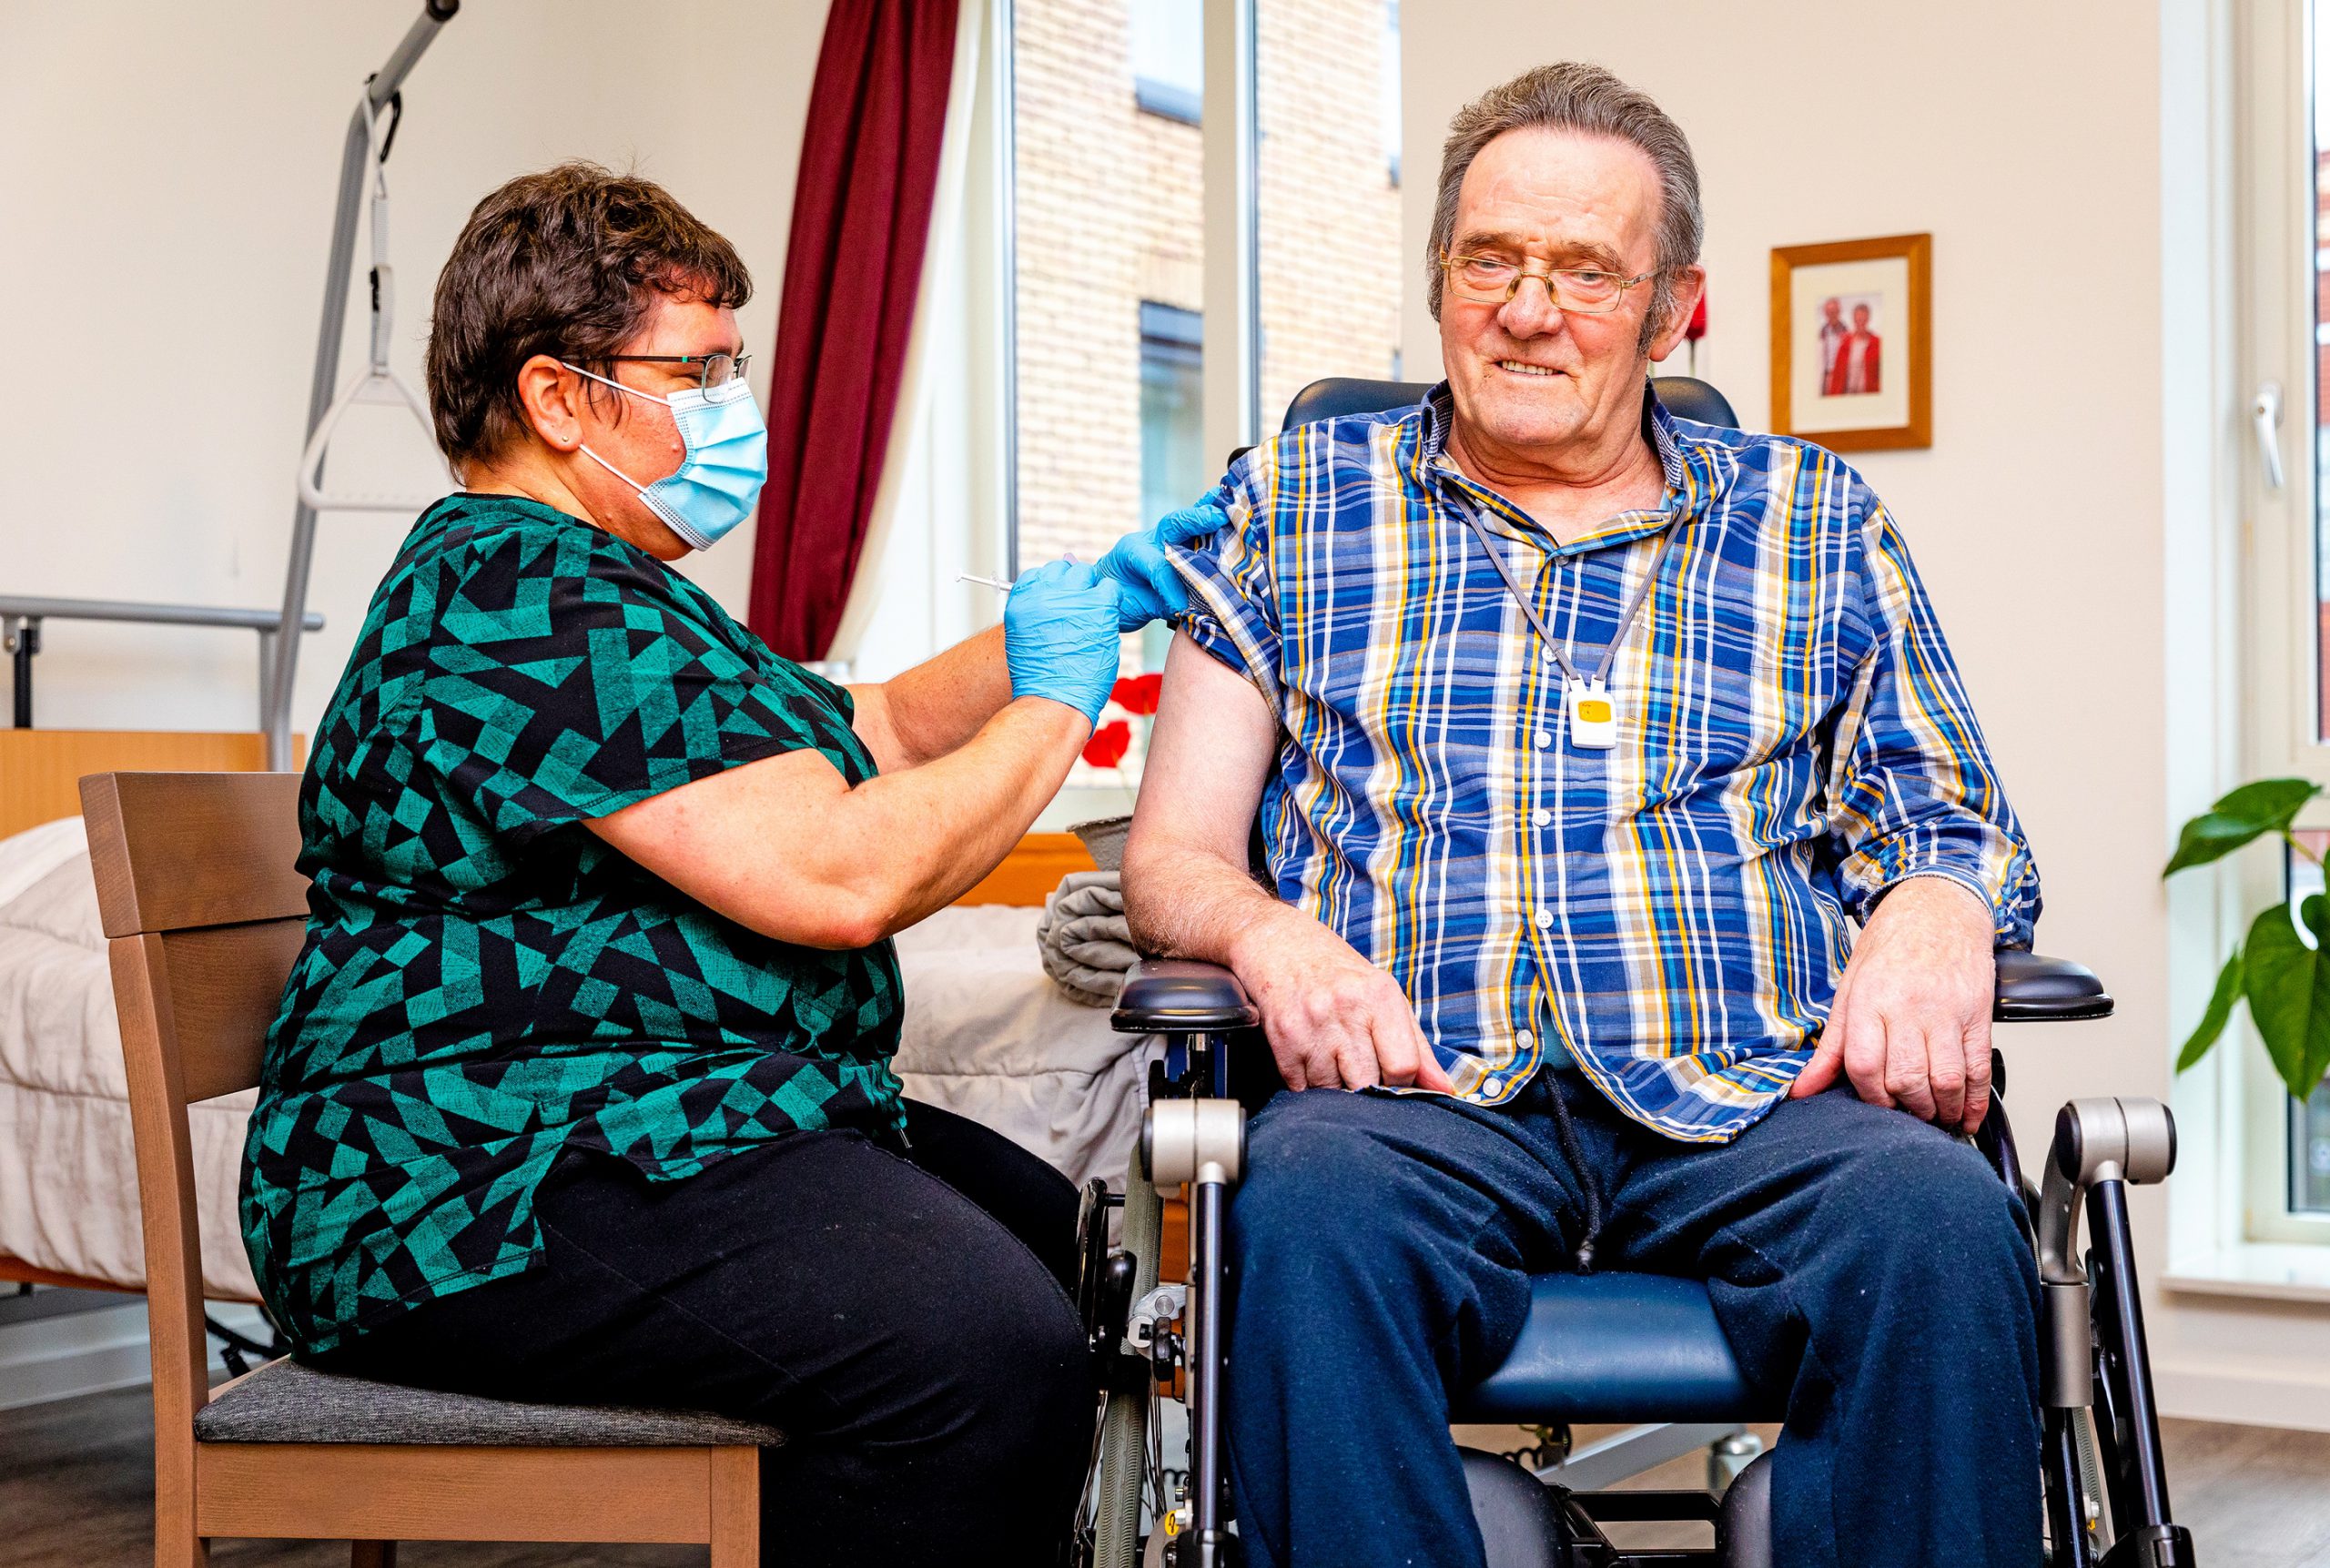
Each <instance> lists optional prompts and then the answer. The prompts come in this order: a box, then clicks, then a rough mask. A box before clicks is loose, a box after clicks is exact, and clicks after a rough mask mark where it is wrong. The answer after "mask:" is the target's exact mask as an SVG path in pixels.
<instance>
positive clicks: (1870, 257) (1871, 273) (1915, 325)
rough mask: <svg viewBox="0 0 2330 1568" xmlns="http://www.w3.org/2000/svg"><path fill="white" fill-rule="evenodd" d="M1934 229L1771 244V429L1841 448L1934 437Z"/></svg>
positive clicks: (1911, 443)
mask: <svg viewBox="0 0 2330 1568" xmlns="http://www.w3.org/2000/svg"><path fill="white" fill-rule="evenodd" d="M1932 282H1933V236H1932V235H1930V234H1896V235H1890V236H1888V237H1887V238H1882V239H1846V240H1839V241H1838V242H1836V243H1835V244H1831V245H1790V246H1786V247H1783V248H1778V249H1776V250H1774V251H1773V252H1772V430H1773V433H1774V434H1776V435H1783V436H1802V437H1804V438H1806V439H1807V440H1812V441H1817V442H1818V443H1819V444H1820V445H1822V446H1824V447H1827V448H1829V449H1830V450H1833V451H1840V452H1851V451H1872V450H1879V449H1881V448H1886V447H1930V446H1931V445H1933V347H1932V344H1933V304H1932V295H1931V289H1932Z"/></svg>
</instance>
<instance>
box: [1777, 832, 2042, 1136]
mask: <svg viewBox="0 0 2330 1568" xmlns="http://www.w3.org/2000/svg"><path fill="white" fill-rule="evenodd" d="M1993 940H1994V932H1993V929H1992V926H1991V912H1990V909H1989V908H1988V906H1986V905H1984V904H1983V903H1982V901H1981V900H1980V898H1978V897H1977V896H1975V895H1974V893H1973V891H1972V889H1970V888H1969V887H1967V886H1965V885H1963V884H1961V883H1958V882H1955V881H1952V880H1951V879H1950V878H1949V877H1946V876H1918V877H1912V878H1910V880H1909V881H1907V882H1904V883H1901V884H1900V885H1898V886H1896V887H1895V888H1894V889H1893V890H1892V891H1891V892H1889V893H1888V894H1887V895H1885V898H1884V900H1883V901H1882V902H1881V903H1879V905H1878V906H1877V911H1876V913H1875V914H1874V915H1872V916H1869V924H1868V925H1867V926H1863V927H1862V928H1861V934H1860V940H1859V942H1857V943H1855V944H1854V945H1853V953H1852V957H1851V959H1850V960H1849V962H1848V963H1847V964H1846V965H1845V975H1844V978H1843V979H1842V980H1840V981H1839V983H1838V985H1837V999H1836V1001H1835V1003H1834V1004H1833V1005H1832V1006H1831V1007H1829V1027H1827V1028H1826V1029H1824V1030H1823V1031H1822V1032H1821V1035H1820V1045H1819V1048H1818V1050H1817V1051H1815V1052H1814V1054H1813V1057H1812V1062H1811V1065H1810V1066H1808V1067H1806V1068H1805V1069H1804V1072H1803V1074H1802V1076H1800V1077H1798V1079H1797V1080H1796V1084H1795V1087H1792V1088H1790V1089H1789V1090H1788V1093H1789V1095H1790V1096H1791V1097H1792V1098H1802V1097H1803V1096H1805V1095H1810V1094H1818V1093H1819V1092H1820V1091H1821V1090H1822V1089H1825V1088H1827V1087H1829V1085H1830V1084H1833V1083H1835V1082H1836V1081H1837V1073H1838V1070H1839V1067H1841V1068H1842V1069H1843V1071H1844V1074H1845V1076H1846V1077H1848V1078H1849V1079H1851V1080H1852V1086H1853V1087H1854V1089H1855V1090H1857V1091H1858V1092H1859V1095H1860V1098H1863V1099H1865V1100H1867V1101H1869V1103H1870V1104H1872V1105H1883V1106H1892V1107H1894V1108H1896V1109H1899V1110H1905V1111H1908V1112H1909V1113H1910V1115H1911V1116H1914V1117H1916V1118H1919V1119H1920V1120H1921V1121H1930V1122H1934V1123H1937V1124H1938V1125H1940V1127H1941V1128H1943V1129H1944V1130H1945V1131H1949V1132H1957V1131H1959V1130H1960V1129H1961V1128H1962V1129H1963V1130H1965V1131H1967V1132H1972V1131H1973V1130H1974V1129H1975V1128H1978V1127H1980V1126H1981V1125H1982V1118H1983V1116H1984V1115H1985V1114H1987V1113H1988V1112H1989V1110H1990V1108H1991V992H1992V990H1993V989H1994V988H1995V987H1996V986H1997V984H1998V967H1997V960H1996V959H1995V958H1994V957H1992V956H1991V945H1992V942H1993Z"/></svg>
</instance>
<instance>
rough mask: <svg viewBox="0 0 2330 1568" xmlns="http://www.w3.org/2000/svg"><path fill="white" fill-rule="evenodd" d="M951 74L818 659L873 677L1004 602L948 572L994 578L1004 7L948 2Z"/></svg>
mask: <svg viewBox="0 0 2330 1568" xmlns="http://www.w3.org/2000/svg"><path fill="white" fill-rule="evenodd" d="M961 5H962V10H961V13H960V15H959V16H958V17H957V22H956V25H955V75H954V81H953V85H952V86H951V88H950V90H949V96H948V97H947V139H946V145H945V147H944V148H943V149H942V151H941V152H940V154H939V163H938V189H937V197H936V198H935V200H934V202H933V204H932V207H931V218H930V222H931V233H930V246H929V249H928V251H927V259H926V260H925V261H924V263H923V269H922V287H921V293H920V297H919V298H918V299H917V302H916V306H915V327H914V337H913V339H912V340H911V341H910V343H909V344H908V346H907V362H906V374H905V381H904V384H903V385H902V386H901V387H900V389H899V394H898V417H897V420H896V421H895V422H894V423H893V425H892V427H891V433H890V450H889V453H888V456H887V458H886V461H885V463H884V465H883V473H882V487H881V490H880V491H879V493H878V494H877V495H876V499H875V505H874V517H873V521H872V526H871V528H870V530H869V531H868V532H867V535H866V549H865V551H864V553H863V555H862V556H861V557H860V560H859V563H858V569H857V576H856V580H855V581H854V582H852V583H851V585H850V593H849V602H848V604H847V605H846V607H845V608H844V610H843V612H842V622H841V629H840V631H839V632H836V635H835V638H834V645H833V650H832V652H831V655H830V658H831V660H832V661H833V662H835V663H843V662H846V664H847V666H848V677H847V678H849V679H851V680H859V681H880V680H885V679H887V678H888V677H889V676H891V675H894V674H896V673H898V672H899V671H900V670H903V669H906V668H907V666H909V665H912V664H915V663H919V662H920V661H922V660H924V659H927V658H928V657H929V656H930V655H931V654H933V653H935V652H938V651H939V650H940V649H942V648H946V647H948V646H950V645H952V644H954V643H956V642H960V641H961V640H962V639H964V638H965V637H967V636H969V635H970V634H971V633H973V632H977V631H979V630H980V629H981V628H983V627H986V626H989V625H992V624H994V623H995V622H996V621H997V620H998V618H999V617H1000V616H1001V614H1002V610H1003V596H1002V595H1001V594H999V593H998V592H995V591H994V590H993V589H990V588H983V587H980V586H978V585H977V584H974V583H966V582H957V581H956V578H957V574H959V573H961V572H978V573H979V574H980V575H982V576H989V577H1002V576H1004V575H1007V561H1008V556H1009V511H1008V507H1009V497H1008V484H1007V479H1006V475H1007V468H1008V464H1007V460H1006V454H1007V452H1008V447H1007V445H1006V443H1007V441H1008V436H1009V418H1010V410H1009V408H1008V401H1007V398H1006V395H1005V393H1006V389H1007V388H1008V376H1007V373H1006V365H1007V360H1006V358H1005V356H1006V355H1007V353H1008V350H1009V344H1008V342H1006V340H1005V339H1004V326H1005V323H1006V322H1008V319H1009V315H1008V310H1007V309H1006V308H1005V307H1006V304H1007V299H1006V293H1005V290H1006V288H1007V287H1008V281H1009V278H1010V272H1009V268H1008V252H1007V250H1006V244H1007V242H1008V235H1007V234H1006V233H1005V232H1004V228H1003V218H1004V212H1003V201H1002V199H1001V193H1002V190H1003V188H1004V186H1003V177H1004V174H1005V172H1006V171H1005V165H1004V160H1005V159H1006V158H1007V157H1008V156H1009V141H1008V137H1005V136H1004V135H1003V124H1002V112H1003V106H1004V104H1005V102H1006V101H1007V99H1006V96H1005V93H1004V87H1005V85H1006V78H1005V76H1004V73H1005V72H1007V71H1008V69H1009V40H1008V38H1006V37H1005V36H1003V32H1002V29H1003V25H1004V22H1005V20H1006V18H1007V17H1008V12H1007V11H1006V10H1005V8H1004V7H1003V6H1002V5H999V4H998V3H996V0H961Z"/></svg>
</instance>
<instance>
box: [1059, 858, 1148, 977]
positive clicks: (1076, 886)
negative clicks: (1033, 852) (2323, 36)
mask: <svg viewBox="0 0 2330 1568" xmlns="http://www.w3.org/2000/svg"><path fill="white" fill-rule="evenodd" d="M1036 946H1038V948H1040V949H1041V950H1042V952H1043V957H1044V973H1045V974H1047V975H1049V976H1051V977H1052V979H1053V981H1054V982H1055V983H1057V984H1058V985H1059V988H1060V989H1061V990H1063V991H1065V992H1067V993H1068V996H1069V1000H1071V1001H1077V1002H1081V1003H1083V1004H1084V1005H1085V1006H1086V1007H1115V1006H1116V1005H1117V993H1118V992H1119V990H1121V989H1123V988H1124V983H1125V971H1126V970H1128V969H1130V968H1131V967H1132V966H1133V959H1134V957H1135V956H1136V955H1135V954H1134V952H1133V950H1132V933H1131V932H1130V930H1128V929H1127V928H1126V926H1125V896H1124V894H1123V893H1122V892H1121V891H1120V890H1119V886H1118V883H1117V874H1116V873H1115V872H1113V871H1074V872H1070V873H1069V875H1067V876H1065V877H1063V878H1061V879H1060V885H1059V886H1058V887H1056V888H1054V889H1052V891H1051V893H1050V895H1049V896H1047V897H1046V898H1045V899H1044V918H1043V922H1042V924H1040V925H1038V926H1037V927H1036Z"/></svg>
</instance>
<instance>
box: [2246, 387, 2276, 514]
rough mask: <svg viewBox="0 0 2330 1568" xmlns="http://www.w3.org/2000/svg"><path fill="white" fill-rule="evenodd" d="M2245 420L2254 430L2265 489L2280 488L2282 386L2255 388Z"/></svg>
mask: <svg viewBox="0 0 2330 1568" xmlns="http://www.w3.org/2000/svg"><path fill="white" fill-rule="evenodd" d="M2249 418H2250V419H2251V420H2252V421H2254V423H2255V425H2256V427H2257V457H2258V460H2260V461H2261V462H2263V463H2264V465H2265V488H2266V489H2267V490H2279V489H2281V488H2282V384H2281V383H2280V382H2279V381H2266V382H2264V383H2263V384H2261V385H2260V386H2259V387H2258V389H2257V396H2256V398H2255V400H2254V401H2252V402H2251V403H2250V405H2249Z"/></svg>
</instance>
